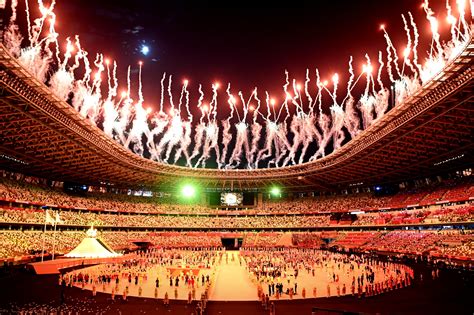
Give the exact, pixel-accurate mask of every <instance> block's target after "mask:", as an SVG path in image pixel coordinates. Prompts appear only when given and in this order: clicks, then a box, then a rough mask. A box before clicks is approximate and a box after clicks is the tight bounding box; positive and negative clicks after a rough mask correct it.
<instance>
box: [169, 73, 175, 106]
mask: <svg viewBox="0 0 474 315" xmlns="http://www.w3.org/2000/svg"><path fill="white" fill-rule="evenodd" d="M172 82H173V76H172V75H170V76H169V78H168V97H169V99H170V105H171V109H170V110H171V111H172V112H173V115H174V114H175V108H174V102H173V92H172V90H171V84H172Z"/></svg>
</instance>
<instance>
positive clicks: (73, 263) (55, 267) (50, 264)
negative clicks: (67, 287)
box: [28, 254, 135, 275]
mask: <svg viewBox="0 0 474 315" xmlns="http://www.w3.org/2000/svg"><path fill="white" fill-rule="evenodd" d="M134 256H135V255H133V254H130V255H124V256H120V257H113V258H62V257H59V258H57V259H54V260H46V261H43V262H35V263H31V264H28V266H29V267H31V268H33V269H34V271H35V272H36V274H38V275H50V274H59V273H60V270H61V269H65V268H72V267H77V266H81V265H84V266H88V265H97V264H107V263H119V262H121V261H123V260H125V259H129V258H132V257H134Z"/></svg>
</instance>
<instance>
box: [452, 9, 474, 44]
mask: <svg viewBox="0 0 474 315" xmlns="http://www.w3.org/2000/svg"><path fill="white" fill-rule="evenodd" d="M456 6H457V8H458V12H459V26H458V29H460V28H461V25H462V27H463V29H464V35H463V34H462V33H461V32H460V31H459V35H460V36H461V38H462V39H461V40H467V39H468V38H469V36H470V32H471V28H470V26H469V25H468V24H467V22H466V18H465V15H466V0H456ZM473 6H474V3H473V2H472V0H471V15H472V17H473V18H474V10H473ZM457 40H458V37H457V36H456V41H457Z"/></svg>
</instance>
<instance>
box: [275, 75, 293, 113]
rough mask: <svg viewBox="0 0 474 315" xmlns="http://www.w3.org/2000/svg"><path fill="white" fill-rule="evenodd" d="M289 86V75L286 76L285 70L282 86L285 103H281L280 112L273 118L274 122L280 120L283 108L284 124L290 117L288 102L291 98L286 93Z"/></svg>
mask: <svg viewBox="0 0 474 315" xmlns="http://www.w3.org/2000/svg"><path fill="white" fill-rule="evenodd" d="M289 85H290V78H289V74H288V71H287V70H285V85H283V91H284V93H285V101H284V102H283V106H282V107H281V108H280V111H279V113H278V116H277V117H276V118H275V120H279V119H280V113H281V111H282V109H283V108H285V109H286V116H285V119H284V121H285V122H286V121H287V120H288V118H289V117H290V110H289V109H288V100H289V99H290V98H291V97H290V96H289V95H290V94H289V93H288V86H289Z"/></svg>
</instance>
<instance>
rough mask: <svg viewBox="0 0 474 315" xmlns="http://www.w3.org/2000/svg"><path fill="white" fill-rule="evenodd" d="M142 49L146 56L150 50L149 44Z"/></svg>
mask: <svg viewBox="0 0 474 315" xmlns="http://www.w3.org/2000/svg"><path fill="white" fill-rule="evenodd" d="M140 51H141V52H142V54H143V55H144V56H146V55H148V53H149V52H150V47H148V46H147V45H143V46H142V48H141V49H140Z"/></svg>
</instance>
